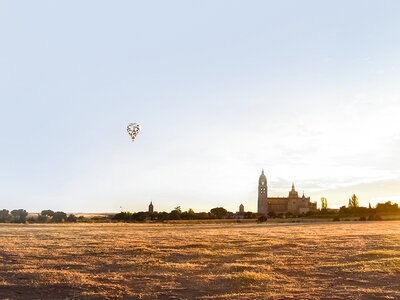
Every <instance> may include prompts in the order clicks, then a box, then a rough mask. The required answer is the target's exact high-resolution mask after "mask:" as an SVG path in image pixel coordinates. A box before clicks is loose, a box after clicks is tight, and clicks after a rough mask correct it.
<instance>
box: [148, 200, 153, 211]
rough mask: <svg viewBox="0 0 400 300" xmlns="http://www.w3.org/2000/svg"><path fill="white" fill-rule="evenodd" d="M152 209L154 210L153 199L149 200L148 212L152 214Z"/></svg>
mask: <svg viewBox="0 0 400 300" xmlns="http://www.w3.org/2000/svg"><path fill="white" fill-rule="evenodd" d="M153 211H154V207H153V201H151V202H150V205H149V213H150V214H152V213H153Z"/></svg>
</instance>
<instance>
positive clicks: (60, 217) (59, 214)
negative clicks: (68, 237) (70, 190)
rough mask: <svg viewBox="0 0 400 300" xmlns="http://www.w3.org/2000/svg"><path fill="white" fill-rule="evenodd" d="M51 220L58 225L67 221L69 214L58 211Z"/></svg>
mask: <svg viewBox="0 0 400 300" xmlns="http://www.w3.org/2000/svg"><path fill="white" fill-rule="evenodd" d="M51 220H52V221H53V222H56V223H61V222H65V221H66V220H67V214H66V213H65V212H63V211H57V212H55V213H54V215H53V218H52V219H51Z"/></svg>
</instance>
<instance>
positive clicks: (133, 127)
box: [126, 123, 140, 142]
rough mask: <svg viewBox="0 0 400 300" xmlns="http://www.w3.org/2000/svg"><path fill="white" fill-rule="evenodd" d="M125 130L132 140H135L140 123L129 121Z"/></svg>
mask: <svg viewBox="0 0 400 300" xmlns="http://www.w3.org/2000/svg"><path fill="white" fill-rule="evenodd" d="M126 130H127V131H128V134H129V135H130V136H131V138H132V142H133V141H134V140H135V137H136V136H137V135H138V134H139V132H140V125H139V124H138V123H130V124H129V125H128V127H127V128H126Z"/></svg>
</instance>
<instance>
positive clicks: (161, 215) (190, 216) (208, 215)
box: [113, 206, 257, 222]
mask: <svg viewBox="0 0 400 300" xmlns="http://www.w3.org/2000/svg"><path fill="white" fill-rule="evenodd" d="M256 218H257V214H255V213H252V212H245V213H244V214H242V215H240V214H238V213H236V214H235V213H232V212H229V211H227V210H226V209H225V208H223V207H215V208H213V209H211V210H210V211H209V212H198V213H196V212H194V211H193V209H191V208H190V209H189V210H187V211H182V210H181V208H180V207H179V206H178V207H175V208H174V209H173V210H171V211H170V212H165V211H163V212H157V211H155V212H152V213H150V212H144V211H140V212H136V213H131V212H120V213H118V214H116V215H115V216H114V217H113V220H117V221H128V222H142V221H146V220H151V221H159V222H162V221H167V220H210V219H256Z"/></svg>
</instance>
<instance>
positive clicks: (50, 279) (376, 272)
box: [0, 221, 400, 299]
mask: <svg viewBox="0 0 400 300" xmlns="http://www.w3.org/2000/svg"><path fill="white" fill-rule="evenodd" d="M0 298H1V299H3V298H10V299H25V298H27V299H102V298H126V299H270V298H272V299H283V298H285V299H287V298H295V299H299V298H301V299H319V298H321V299H327V298H329V299H335V298H337V299H343V298H352V299H380V298H385V299H399V298H400V222H399V221H392V222H347V223H335V222H331V223H324V224H301V223H300V224H298V223H296V224H189V225H188V224H184V225H183V224H74V225H70V224H68V225H67V224H66V225H64V224H61V225H11V224H4V225H0Z"/></svg>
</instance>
